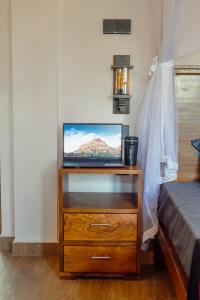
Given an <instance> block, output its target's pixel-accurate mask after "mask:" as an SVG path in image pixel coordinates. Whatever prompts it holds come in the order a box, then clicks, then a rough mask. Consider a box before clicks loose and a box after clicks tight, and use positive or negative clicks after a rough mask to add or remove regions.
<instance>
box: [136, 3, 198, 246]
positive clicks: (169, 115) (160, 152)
mask: <svg viewBox="0 0 200 300" xmlns="http://www.w3.org/2000/svg"><path fill="white" fill-rule="evenodd" d="M154 4H155V9H154V12H155V29H154V32H155V44H156V49H157V57H155V58H154V59H153V63H152V67H151V72H150V73H151V77H150V79H149V83H148V86H147V89H146V93H145V95H144V98H143V101H142V104H141V107H140V109H139V112H138V114H137V115H138V120H137V122H136V124H137V128H136V131H137V135H138V137H139V149H138V158H139V162H140V165H141V167H142V169H143V174H144V175H143V176H144V189H143V242H145V241H146V240H148V239H151V238H153V237H154V235H155V234H156V233H157V231H158V219H157V200H158V195H159V188H160V184H161V183H164V182H167V181H172V180H174V179H176V177H177V170H178V129H177V117H176V101H175V95H174V60H175V59H177V58H180V57H182V56H185V55H188V54H191V53H193V52H196V51H200V38H199V34H200V17H199V16H200V1H199V0H155V1H154Z"/></svg>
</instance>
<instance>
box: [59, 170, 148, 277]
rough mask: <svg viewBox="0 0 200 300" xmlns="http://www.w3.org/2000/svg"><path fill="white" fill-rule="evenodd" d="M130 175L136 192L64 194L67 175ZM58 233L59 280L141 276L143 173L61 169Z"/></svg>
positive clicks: (134, 171)
mask: <svg viewBox="0 0 200 300" xmlns="http://www.w3.org/2000/svg"><path fill="white" fill-rule="evenodd" d="M72 173H73V174H112V175H113V176H115V175H127V176H131V177H130V178H131V181H132V183H133V184H134V183H135V182H136V183H137V193H103V192H102V193H83V192H76V193H75V192H68V191H67V190H66V186H67V176H68V175H69V174H72ZM58 176H59V197H58V202H59V203H58V223H59V224H58V229H59V259H60V277H66V278H76V277H83V276H84V277H89V276H106V277H109V276H112V277H113V276H114V277H115V276H116V277H119V276H120V277H122V276H123V277H130V276H135V275H137V274H139V273H140V243H141V203H142V171H141V169H140V168H139V167H138V166H135V167H129V166H127V167H125V168H101V169H94V168H92V169H91V168H90V169H89V168H66V169H63V168H60V169H59V173H58Z"/></svg>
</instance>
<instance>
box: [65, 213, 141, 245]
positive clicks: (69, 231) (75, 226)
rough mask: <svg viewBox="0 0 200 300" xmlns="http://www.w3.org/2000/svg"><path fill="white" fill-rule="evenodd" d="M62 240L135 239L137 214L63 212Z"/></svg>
mask: <svg viewBox="0 0 200 300" xmlns="http://www.w3.org/2000/svg"><path fill="white" fill-rule="evenodd" d="M64 240H65V241H67V240H75V241H77V240H80V241H83V240H86V241H104V240H105V241H108V240H111V241H136V240H137V214H80V213H68V214H64Z"/></svg>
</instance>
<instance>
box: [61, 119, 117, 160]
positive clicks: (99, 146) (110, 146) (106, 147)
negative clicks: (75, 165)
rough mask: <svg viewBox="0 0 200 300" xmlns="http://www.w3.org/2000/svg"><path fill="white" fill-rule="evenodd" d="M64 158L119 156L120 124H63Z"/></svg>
mask: <svg viewBox="0 0 200 300" xmlns="http://www.w3.org/2000/svg"><path fill="white" fill-rule="evenodd" d="M64 157H65V158H98V157H99V158H117V159H118V158H120V157H121V126H120V125H104V124H101V125H96V124H65V125H64Z"/></svg>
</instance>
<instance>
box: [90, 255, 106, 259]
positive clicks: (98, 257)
mask: <svg viewBox="0 0 200 300" xmlns="http://www.w3.org/2000/svg"><path fill="white" fill-rule="evenodd" d="M90 258H91V259H111V257H110V256H107V255H105V256H91V257H90Z"/></svg>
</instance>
